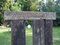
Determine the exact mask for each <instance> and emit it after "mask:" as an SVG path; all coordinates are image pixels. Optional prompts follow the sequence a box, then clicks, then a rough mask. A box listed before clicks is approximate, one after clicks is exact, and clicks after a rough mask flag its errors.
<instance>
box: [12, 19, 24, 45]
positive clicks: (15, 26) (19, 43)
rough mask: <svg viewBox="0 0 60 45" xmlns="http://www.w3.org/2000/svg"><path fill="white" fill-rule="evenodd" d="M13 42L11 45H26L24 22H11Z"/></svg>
mask: <svg viewBox="0 0 60 45" xmlns="http://www.w3.org/2000/svg"><path fill="white" fill-rule="evenodd" d="M11 28H12V30H11V32H12V41H11V43H12V44H11V45H25V29H24V23H23V21H22V20H20V21H19V20H14V21H11Z"/></svg>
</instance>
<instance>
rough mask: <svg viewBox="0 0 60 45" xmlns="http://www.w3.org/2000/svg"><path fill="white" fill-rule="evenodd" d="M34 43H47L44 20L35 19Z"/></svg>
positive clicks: (35, 44)
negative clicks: (45, 40)
mask: <svg viewBox="0 0 60 45" xmlns="http://www.w3.org/2000/svg"><path fill="white" fill-rule="evenodd" d="M32 23H33V24H32V25H33V27H32V29H33V45H45V42H44V20H33V22H32Z"/></svg>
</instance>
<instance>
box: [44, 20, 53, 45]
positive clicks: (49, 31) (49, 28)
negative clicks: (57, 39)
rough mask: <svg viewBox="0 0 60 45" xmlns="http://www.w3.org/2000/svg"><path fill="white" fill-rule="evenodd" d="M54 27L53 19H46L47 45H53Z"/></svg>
mask: <svg viewBox="0 0 60 45" xmlns="http://www.w3.org/2000/svg"><path fill="white" fill-rule="evenodd" d="M52 27H53V21H52V20H45V30H44V34H45V45H52V41H53V40H52Z"/></svg>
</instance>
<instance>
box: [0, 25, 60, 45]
mask: <svg viewBox="0 0 60 45" xmlns="http://www.w3.org/2000/svg"><path fill="white" fill-rule="evenodd" d="M10 30H11V29H10V28H6V27H1V26H0V45H11V32H10ZM26 45H32V30H31V29H28V28H26ZM53 45H60V27H54V28H53Z"/></svg>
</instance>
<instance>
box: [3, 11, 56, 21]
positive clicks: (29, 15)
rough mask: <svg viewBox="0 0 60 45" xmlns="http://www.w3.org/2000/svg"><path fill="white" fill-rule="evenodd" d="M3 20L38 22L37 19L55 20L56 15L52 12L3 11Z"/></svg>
mask: <svg viewBox="0 0 60 45" xmlns="http://www.w3.org/2000/svg"><path fill="white" fill-rule="evenodd" d="M4 19H5V20H19V19H23V20H30V19H32V20H38V19H47V20H48V19H52V20H53V19H56V13H54V12H33V11H20V12H16V11H5V12H4Z"/></svg>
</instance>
